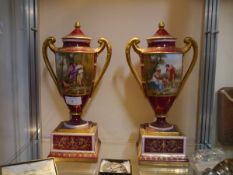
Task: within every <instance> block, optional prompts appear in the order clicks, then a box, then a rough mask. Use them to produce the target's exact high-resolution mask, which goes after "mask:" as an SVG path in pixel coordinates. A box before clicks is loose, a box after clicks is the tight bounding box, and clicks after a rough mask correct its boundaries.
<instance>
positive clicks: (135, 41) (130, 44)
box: [125, 38, 144, 92]
mask: <svg viewBox="0 0 233 175" xmlns="http://www.w3.org/2000/svg"><path fill="white" fill-rule="evenodd" d="M139 43H140V40H139V39H138V38H133V39H131V40H130V41H129V42H128V43H127V45H126V48H125V55H126V59H127V63H128V65H129V68H130V70H131V72H132V73H133V76H134V77H135V79H136V80H137V83H138V84H139V86H140V87H141V89H142V91H143V92H144V90H143V85H142V84H143V82H142V80H141V79H140V77H139V75H138V73H137V71H136V70H135V68H134V67H133V64H132V61H131V56H130V49H131V47H132V48H133V49H134V51H135V52H136V53H137V54H139V55H141V53H142V51H141V49H140V48H139V47H138V44H139Z"/></svg>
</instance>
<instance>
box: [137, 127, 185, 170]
mask: <svg viewBox="0 0 233 175" xmlns="http://www.w3.org/2000/svg"><path fill="white" fill-rule="evenodd" d="M137 149H138V160H139V164H149V165H152V164H153V165H157V166H174V167H179V166H181V167H188V166H189V161H188V158H187V156H186V137H185V136H183V135H182V134H181V133H180V132H179V131H178V130H177V128H176V127H174V129H173V130H171V131H158V130H155V129H153V128H150V127H149V126H148V124H142V125H141V126H140V129H139V140H138V142H137Z"/></svg>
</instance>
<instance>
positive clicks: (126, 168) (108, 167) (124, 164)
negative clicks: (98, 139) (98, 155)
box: [99, 159, 132, 175]
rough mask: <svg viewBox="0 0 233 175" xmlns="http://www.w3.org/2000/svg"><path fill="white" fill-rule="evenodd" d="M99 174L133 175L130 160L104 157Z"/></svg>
mask: <svg viewBox="0 0 233 175" xmlns="http://www.w3.org/2000/svg"><path fill="white" fill-rule="evenodd" d="M99 175H132V166H131V161H130V160H122V159H102V160H101V162H100V168H99Z"/></svg>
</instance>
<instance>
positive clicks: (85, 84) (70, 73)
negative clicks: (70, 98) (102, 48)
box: [56, 53, 94, 95]
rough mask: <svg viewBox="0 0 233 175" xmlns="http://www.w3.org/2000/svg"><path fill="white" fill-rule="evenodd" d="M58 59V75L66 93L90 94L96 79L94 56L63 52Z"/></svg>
mask: <svg viewBox="0 0 233 175" xmlns="http://www.w3.org/2000/svg"><path fill="white" fill-rule="evenodd" d="M56 59H59V60H58V62H57V63H58V64H57V77H58V80H59V82H60V85H61V87H62V91H63V92H64V93H65V94H70V95H82V94H89V93H90V92H91V90H92V84H93V79H94V58H92V57H91V55H88V54H82V53H62V54H60V55H59V56H58V57H57V58H56Z"/></svg>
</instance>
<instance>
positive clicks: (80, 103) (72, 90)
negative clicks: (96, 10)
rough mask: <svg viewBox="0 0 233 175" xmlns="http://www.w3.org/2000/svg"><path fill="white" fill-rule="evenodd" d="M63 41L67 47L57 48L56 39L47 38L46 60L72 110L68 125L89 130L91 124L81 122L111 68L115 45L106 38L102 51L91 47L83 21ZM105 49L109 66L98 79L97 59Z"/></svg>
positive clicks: (100, 40) (66, 123)
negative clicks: (90, 101)
mask: <svg viewBox="0 0 233 175" xmlns="http://www.w3.org/2000/svg"><path fill="white" fill-rule="evenodd" d="M62 40H63V47H61V48H57V47H55V45H54V43H55V41H56V39H55V38H54V37H49V38H47V39H46V40H45V41H44V44H43V58H44V61H45V64H46V66H47V68H48V70H49V73H50V75H51V76H52V78H53V80H54V83H55V84H56V86H57V89H58V91H59V93H60V95H61V96H62V97H63V98H64V101H65V103H66V105H67V106H68V108H69V110H70V115H71V119H70V121H67V122H65V125H66V126H67V127H68V128H82V127H86V126H88V124H89V123H88V122H87V121H84V120H82V119H81V114H82V110H83V108H84V106H85V104H86V103H87V101H88V99H89V98H90V97H91V94H92V92H93V90H94V89H95V88H96V86H97V85H98V83H99V81H100V79H101V78H102V76H103V74H104V73H105V71H106V69H107V67H108V65H109V62H110V58H111V53H112V50H111V46H110V44H109V43H108V41H107V40H106V39H104V38H100V39H99V40H98V42H99V44H100V46H99V48H91V47H90V42H91V38H90V37H88V36H86V35H85V34H84V33H83V32H82V30H81V27H80V24H79V22H77V23H76V24H75V29H74V30H73V31H72V32H71V33H70V34H68V35H67V36H65V37H63V38H62ZM105 47H106V48H107V57H106V61H105V65H104V67H103V69H102V70H101V72H100V74H99V75H98V77H97V78H96V65H97V56H98V55H99V54H100V53H101V52H102V51H103V50H104V48H105ZM48 48H50V49H51V51H52V52H53V53H54V54H55V62H56V73H54V71H53V69H52V66H51V64H50V62H49V59H48V55H47V49H48Z"/></svg>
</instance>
